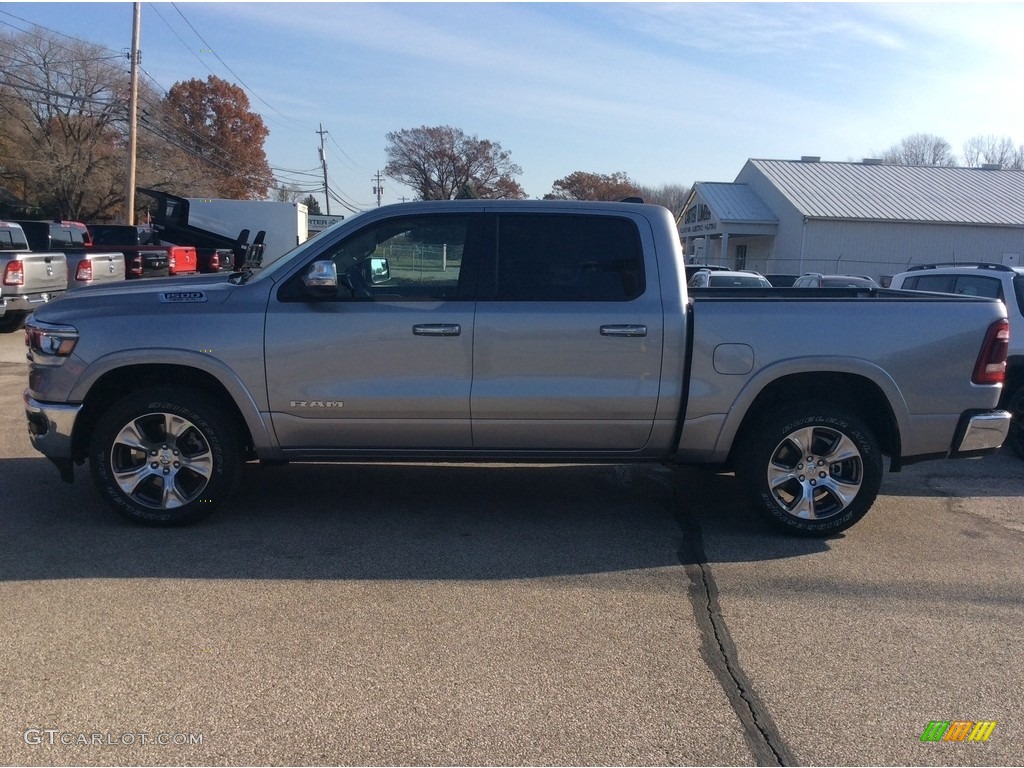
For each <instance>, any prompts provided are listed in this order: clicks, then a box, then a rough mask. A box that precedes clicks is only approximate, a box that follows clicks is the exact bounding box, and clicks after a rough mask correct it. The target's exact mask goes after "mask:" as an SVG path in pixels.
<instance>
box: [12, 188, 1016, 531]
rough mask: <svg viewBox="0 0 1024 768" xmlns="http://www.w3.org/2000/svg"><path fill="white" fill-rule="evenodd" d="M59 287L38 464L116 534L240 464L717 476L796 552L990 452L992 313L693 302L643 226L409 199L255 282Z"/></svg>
mask: <svg viewBox="0 0 1024 768" xmlns="http://www.w3.org/2000/svg"><path fill="white" fill-rule="evenodd" d="M76 293H78V292H70V293H68V294H67V295H66V296H65V297H63V298H62V299H60V300H59V301H56V302H53V303H52V304H50V305H48V306H46V307H43V308H41V309H39V310H38V311H37V312H36V313H35V315H34V317H33V318H31V319H30V320H29V322H28V323H27V325H26V333H27V341H28V343H29V348H30V352H29V356H30V360H31V366H30V374H29V386H28V389H27V390H26V392H25V404H26V413H27V417H28V425H29V431H30V433H31V436H32V442H33V444H34V445H35V447H36V448H37V449H38V450H39V451H41V452H42V453H43V454H45V455H46V456H48V457H49V458H50V459H52V460H53V461H54V463H56V465H57V466H58V468H59V469H60V472H61V475H62V477H63V478H64V479H65V480H67V481H71V480H72V478H73V474H74V465H76V464H82V463H84V462H85V461H88V462H89V464H90V468H91V473H92V476H93V479H94V481H95V484H96V486H97V488H98V489H99V492H100V494H101V495H102V496H103V497H104V498H105V499H106V500H107V501H108V502H109V503H110V504H111V505H112V506H113V508H114V509H116V510H118V511H119V512H121V513H123V514H125V515H127V516H128V517H129V518H132V519H134V520H137V521H140V522H146V523H151V524H165V525H166V524H176V523H183V522H188V521H192V520H196V519H198V518H200V517H203V516H205V515H207V514H208V513H209V512H211V511H212V510H213V509H215V508H216V507H217V505H218V504H221V503H222V502H224V501H225V500H226V499H227V498H228V497H229V494H230V492H231V490H232V488H233V487H234V486H235V484H236V482H237V481H238V480H239V476H240V473H241V470H242V464H243V462H245V461H249V460H260V461H262V462H282V461H292V460H294V461H349V462H352V461H412V460H415V461H424V460H427V461H431V460H438V461H440V460H443V461H455V460H466V461H474V462H481V461H498V462H517V461H522V462H531V461H532V462H537V461H540V462H594V463H622V462H631V461H648V462H664V463H680V464H701V465H709V466H714V467H719V468H732V469H734V470H735V472H736V473H737V475H738V476H739V479H740V481H741V482H742V483H743V485H744V487H745V488H746V489H747V493H748V498H749V499H750V501H751V503H752V504H753V505H754V506H756V507H757V508H758V509H759V510H761V511H762V512H763V513H764V514H765V515H766V516H767V517H768V518H769V519H770V520H771V521H773V522H774V523H776V524H778V525H779V526H781V527H782V528H783V529H785V530H787V531H790V532H792V533H795V534H803V535H828V534H831V533H834V532H837V531H840V530H843V529H845V528H847V527H849V526H850V525H853V524H854V523H855V522H856V521H857V520H859V519H860V518H861V517H862V516H863V515H864V514H865V513H866V512H867V511H868V509H869V508H870V507H871V505H872V504H873V502H874V500H875V497H876V495H877V493H878V491H879V488H880V485H881V481H882V475H883V469H884V462H883V456H887V457H888V463H889V468H890V469H891V470H898V469H899V468H900V467H901V465H903V464H907V463H910V462H913V461H919V460H923V459H934V458H945V457H959V456H975V455H983V454H985V453H989V452H991V451H993V450H995V449H996V448H997V447H998V446H999V445H1000V444H1001V443H1002V442H1003V440H1004V438H1005V436H1006V431H1007V427H1008V425H1009V420H1010V415H1009V414H1008V413H1006V412H1005V411H999V410H997V409H996V407H995V406H996V403H997V402H998V400H999V395H1000V388H1001V385H1002V380H1003V376H1004V372H1005V360H1006V348H1007V320H1006V309H1005V307H1004V306H1003V305H1002V304H1001V303H1000V302H998V301H993V300H988V299H974V298H962V297H955V296H945V297H944V296H933V295H925V294H921V293H912V292H900V291H885V290H877V289H872V290H870V291H858V290H840V291H837V292H835V293H834V294H833V293H832V292H829V291H822V290H817V291H799V290H795V289H771V288H769V289H744V290H733V291H730V290H728V289H726V290H724V291H722V292H714V291H709V292H707V293H706V294H704V295H702V296H700V297H698V298H696V299H694V298H693V297H690V296H688V294H687V287H686V279H685V273H684V266H683V258H682V254H681V252H680V243H679V237H678V234H677V232H676V229H675V223H674V221H673V218H672V216H671V214H670V213H669V212H668V211H667V210H665V209H664V208H660V207H657V206H650V205H643V204H639V203H628V202H624V203H574V202H555V201H482V200H481V201H456V202H429V203H409V204H402V205H395V206H388V207H383V208H377V209H373V210H370V211H367V212H364V213H362V214H359V215H357V216H354V217H352V218H350V219H348V220H346V221H344V222H342V223H340V224H338V225H336V226H334V227H332V228H330V229H328V230H325V231H324V232H322V233H321V234H319V235H317V236H316V237H314V238H313V239H311V240H309V241H307V242H306V243H304V244H303V245H301V246H299V247H298V248H296V249H295V250H293V251H291V252H290V253H288V254H286V255H284V256H283V257H281V258H278V259H276V260H274V261H273V262H271V263H264V264H263V265H262V266H261V267H260V268H258V269H255V270H247V271H244V272H241V273H236V274H233V275H231V276H230V277H228V276H219V275H209V276H199V277H190V278H188V279H185V280H157V281H152V282H150V281H141V282H139V283H136V284H131V285H128V286H123V287H120V288H119V289H117V290H116V291H114V290H109V291H108V290H105V289H102V288H99V289H92V290H90V291H87V292H81V293H80V294H79V295H75V294H76Z"/></svg>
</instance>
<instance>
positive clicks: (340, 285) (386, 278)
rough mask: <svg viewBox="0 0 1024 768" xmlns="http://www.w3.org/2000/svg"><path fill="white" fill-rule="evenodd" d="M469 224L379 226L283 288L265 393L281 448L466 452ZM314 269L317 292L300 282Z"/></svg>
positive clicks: (432, 220) (466, 219) (429, 219)
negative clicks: (333, 280) (334, 275)
mask: <svg viewBox="0 0 1024 768" xmlns="http://www.w3.org/2000/svg"><path fill="white" fill-rule="evenodd" d="M472 223H473V218H472V217H471V216H465V215H457V216H454V215H453V216H419V217H416V216H412V217H409V216H398V217H394V218H389V219H384V220H380V221H376V222H374V223H372V224H369V225H367V227H365V228H363V229H360V230H357V231H356V232H354V233H352V234H351V235H349V236H348V237H346V238H345V239H344V240H342V241H340V242H339V243H337V244H334V245H331V246H329V247H327V248H326V249H325V252H324V253H322V254H319V255H316V256H315V257H313V258H312V259H311V261H310V262H309V263H308V264H307V265H306V266H305V267H304V268H303V269H302V270H300V271H299V272H298V273H297V274H296V275H294V276H293V277H292V278H290V279H289V280H287V281H285V284H284V285H283V286H282V288H281V289H280V290H279V291H278V292H277V295H276V296H275V297H274V298H273V299H272V300H271V304H270V307H269V309H268V313H267V327H266V349H267V353H266V359H267V389H268V391H267V395H268V400H269V403H270V409H271V411H272V419H273V423H274V429H275V430H276V432H277V438H278V441H279V442H280V444H281V446H282V448H284V449H285V450H286V451H287V450H289V449H321V450H322V451H325V452H326V451H329V449H332V448H337V449H353V448H374V449H388V448H394V449H422V450H429V449H439V450H440V449H448V450H451V449H468V448H470V447H471V446H472V432H471V427H470V410H469V398H470V388H471V385H472V373H473V339H474V331H473V326H474V312H475V303H474V301H473V300H472V293H473V291H474V290H475V286H473V285H472V284H471V281H470V278H469V276H470V274H471V271H470V269H469V268H468V264H469V262H471V261H472V255H471V254H472V252H473V250H474V247H473V246H471V245H470V243H471V242H472V241H473V240H472V238H471V232H472V229H473V226H472ZM314 264H316V266H315V267H314ZM325 264H326V266H327V269H325ZM311 271H312V273H313V274H315V275H316V276H317V278H318V283H317V287H315V288H314V289H310V288H308V287H306V286H305V285H304V280H303V278H304V277H305V276H306V275H307V274H309V273H310V272H311ZM332 271H333V272H335V273H336V275H337V280H336V283H337V284H336V285H335V286H332V284H331V282H330V275H331V272H332ZM325 275H327V276H328V282H327V285H326V286H325V285H324V284H323V283H322V280H323V278H324V276H325ZM325 293H326V295H324V294H325Z"/></svg>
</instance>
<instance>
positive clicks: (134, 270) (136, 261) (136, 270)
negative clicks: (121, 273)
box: [128, 256, 142, 277]
mask: <svg viewBox="0 0 1024 768" xmlns="http://www.w3.org/2000/svg"><path fill="white" fill-rule="evenodd" d="M128 271H129V272H130V273H131V274H133V275H135V277H142V257H141V256H133V257H132V265H131V267H129V269H128Z"/></svg>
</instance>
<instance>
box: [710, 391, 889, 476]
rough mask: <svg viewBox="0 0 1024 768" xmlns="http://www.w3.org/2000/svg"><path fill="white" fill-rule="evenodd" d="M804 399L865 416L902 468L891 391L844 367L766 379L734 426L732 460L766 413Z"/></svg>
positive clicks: (730, 456)
mask: <svg viewBox="0 0 1024 768" xmlns="http://www.w3.org/2000/svg"><path fill="white" fill-rule="evenodd" d="M893 387H895V384H893ZM801 402H823V403H833V404H835V405H836V406H837V407H840V408H843V409H845V410H847V411H849V412H850V414H851V415H855V416H857V417H858V418H860V419H862V420H863V421H864V422H866V423H867V425H868V426H869V427H870V429H871V430H872V432H873V433H874V434H875V436H876V438H877V439H878V442H879V445H880V446H881V449H882V453H883V454H885V455H887V456H889V457H890V461H891V469H892V470H893V471H897V470H898V469H899V468H900V456H901V453H902V442H901V438H900V420H899V418H898V417H897V414H896V413H895V412H894V411H893V406H892V402H893V400H892V396H891V394H889V393H887V392H886V391H885V390H883V388H882V386H880V385H879V384H878V383H877V382H876V381H875V380H873V379H871V378H869V377H867V376H865V375H861V374H856V373H850V372H841V371H815V372H803V373H790V374H786V375H783V376H780V377H778V378H775V379H773V380H772V381H770V382H769V383H767V384H766V385H765V386H764V387H763V388H761V390H760V391H759V392H758V393H757V395H756V396H755V397H754V398H753V400H752V401H751V403H750V405H749V407H748V408H747V409H746V412H745V413H744V415H743V418H742V420H741V421H739V423H738V424H737V425H736V426H735V427H734V432H733V438H732V444H731V447H730V450H729V464H730V465H732V464H734V462H735V459H736V454H737V452H738V451H739V450H741V448H742V446H743V445H744V444H745V442H746V440H747V438H748V436H749V434H750V432H751V430H753V429H754V428H755V427H756V425H757V424H758V423H759V422H760V421H761V419H762V418H763V417H764V415H765V414H767V413H769V412H771V411H772V410H776V409H778V408H780V407H785V406H790V405H794V404H797V403H801ZM898 402H900V403H902V399H900V400H899V401H898Z"/></svg>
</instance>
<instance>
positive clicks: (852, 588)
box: [0, 334, 1024, 765]
mask: <svg viewBox="0 0 1024 768" xmlns="http://www.w3.org/2000/svg"><path fill="white" fill-rule="evenodd" d="M26 371H27V366H26V364H25V363H24V347H23V342H22V338H21V335H20V334H5V335H0V494H2V507H0V513H2V514H0V520H2V524H3V531H2V536H0V541H2V545H0V613H2V615H3V621H0V701H2V702H3V705H2V706H0V763H2V764H5V765H11V764H13V765H139V764H146V765H153V764H170V765H220V764H254V765H263V764H267V765H281V764H292V765H318V764H354V765H398V764H417V765H469V764H472V765H494V764H508V765H556V764H560V765H675V764H691V765H716V764H724V765H729V764H740V765H750V764H758V765H798V764H799V765H812V764H814V765H820V764H832V765H872V764H877V765H1020V764H1022V763H1024V693H1022V690H1024V653H1022V650H1021V649H1022V643H1021V637H1022V635H1024V610H1022V609H1024V567H1022V565H1021V550H1022V543H1024V503H1022V493H1024V462H1022V461H1020V460H1019V459H1017V458H1016V457H1014V456H1012V455H1010V454H1009V453H1007V452H1003V453H1000V454H998V455H996V456H992V457H988V458H985V459H983V460H980V461H958V462H931V463H926V464H922V465H918V466H914V467H910V468H908V469H907V470H905V471H904V472H902V473H899V474H890V475H887V476H886V478H885V480H884V482H883V487H882V496H881V497H880V498H879V500H878V502H877V504H876V506H875V508H874V509H873V510H872V511H871V512H870V513H869V514H868V516H867V517H866V518H865V519H864V520H863V521H862V522H860V523H859V524H858V525H856V526H855V527H854V528H852V529H851V530H849V531H848V532H847V533H846V534H845V535H841V536H837V537H835V538H832V539H828V540H798V539H792V538H787V537H784V536H781V535H778V534H776V533H774V532H773V531H772V530H770V529H768V528H767V527H766V526H765V525H764V524H762V522H761V521H760V520H759V519H758V518H757V517H756V516H754V515H753V514H752V513H751V512H750V511H749V510H747V509H746V508H745V507H744V505H743V504H742V503H741V502H740V501H739V500H738V495H737V489H736V488H735V483H734V481H733V478H731V477H729V476H718V475H714V474H710V473H708V472H703V471H696V470H689V469H684V470H673V471H670V470H667V469H664V468H661V467H613V466H609V467H549V466H543V467H510V466H500V467H467V466H454V465H429V466H424V465H416V466H399V467H389V466H381V465H361V466H331V465H304V466H284V467H272V468H269V467H268V468H263V467H259V466H249V467H247V468H246V474H245V478H244V480H245V482H244V488H243V490H242V492H241V493H240V494H239V495H238V496H237V497H236V499H235V500H234V501H233V502H232V503H231V504H230V505H229V506H228V507H226V508H225V509H223V510H222V511H221V512H220V513H219V514H217V515H216V516H214V517H212V518H210V519H209V520H208V521H206V522H204V523H202V524H200V525H197V526H194V527H189V528H183V529H173V530H154V529H146V528H139V527H136V526H133V525H131V524H128V523H123V522H121V521H120V519H118V518H116V517H115V516H114V515H113V513H111V512H109V511H108V510H107V508H106V507H105V506H104V505H103V504H102V502H101V501H100V500H99V498H98V497H97V495H96V494H95V493H94V491H93V489H92V486H91V484H90V483H89V478H88V471H87V468H86V467H81V468H78V470H77V475H76V478H77V479H76V482H75V484H73V485H67V484H64V483H61V482H60V480H59V478H58V475H57V471H56V469H55V468H53V467H52V465H50V464H49V463H48V462H47V461H46V460H45V459H43V458H42V457H41V456H39V455H38V454H36V453H35V452H34V451H33V450H32V448H31V445H30V443H29V440H28V435H27V431H26V428H25V419H24V412H23V409H22V406H21V393H22V391H23V389H24V386H25V376H26ZM936 721H975V722H984V721H988V722H991V721H994V722H995V723H996V725H995V727H994V729H993V730H992V731H991V735H990V736H989V738H988V740H987V741H984V742H969V741H939V742H923V741H922V740H921V737H922V734H923V733H924V731H925V730H926V728H928V726H929V724H930V723H932V722H936Z"/></svg>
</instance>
